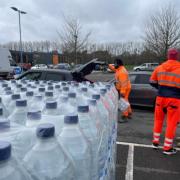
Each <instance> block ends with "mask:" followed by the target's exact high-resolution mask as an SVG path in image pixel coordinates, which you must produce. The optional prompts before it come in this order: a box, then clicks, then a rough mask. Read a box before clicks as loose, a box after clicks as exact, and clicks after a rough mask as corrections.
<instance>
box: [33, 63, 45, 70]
mask: <svg viewBox="0 0 180 180" xmlns="http://www.w3.org/2000/svg"><path fill="white" fill-rule="evenodd" d="M47 68H48V66H47V65H46V64H36V65H34V66H32V67H31V69H47Z"/></svg>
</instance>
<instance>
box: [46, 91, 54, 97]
mask: <svg viewBox="0 0 180 180" xmlns="http://www.w3.org/2000/svg"><path fill="white" fill-rule="evenodd" d="M45 96H46V97H53V92H52V91H46V92H45Z"/></svg>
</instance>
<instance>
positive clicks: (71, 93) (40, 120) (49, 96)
mask: <svg viewBox="0 0 180 180" xmlns="http://www.w3.org/2000/svg"><path fill="white" fill-rule="evenodd" d="M117 114H118V93H117V91H116V89H115V87H114V85H112V84H105V83H101V82H97V83H93V84H92V83H89V82H82V83H78V82H55V81H31V80H11V81H0V180H113V179H115V164H116V137H117V134H116V133H117Z"/></svg>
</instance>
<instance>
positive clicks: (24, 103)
mask: <svg viewBox="0 0 180 180" xmlns="http://www.w3.org/2000/svg"><path fill="white" fill-rule="evenodd" d="M16 106H17V107H26V106H27V101H26V100H23V99H18V100H16Z"/></svg>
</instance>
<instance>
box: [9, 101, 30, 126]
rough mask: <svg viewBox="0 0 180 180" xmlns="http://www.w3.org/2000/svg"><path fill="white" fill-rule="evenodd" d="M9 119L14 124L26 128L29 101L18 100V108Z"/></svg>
mask: <svg viewBox="0 0 180 180" xmlns="http://www.w3.org/2000/svg"><path fill="white" fill-rule="evenodd" d="M8 119H9V120H10V121H11V122H13V123H17V124H20V125H23V126H25V124H26V121H27V101H26V100H17V101H16V108H15V110H14V111H13V113H12V114H11V115H10V116H9V117H8Z"/></svg>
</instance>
